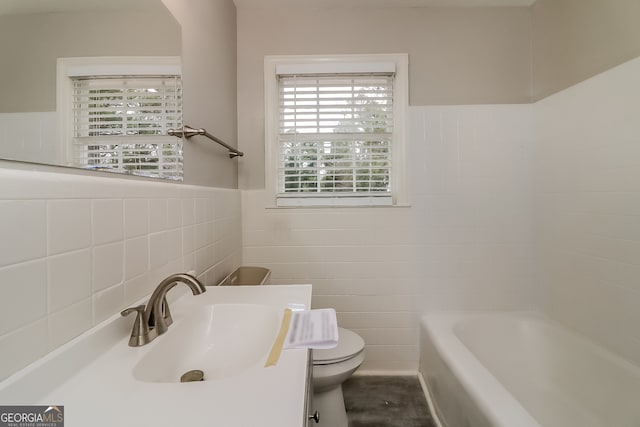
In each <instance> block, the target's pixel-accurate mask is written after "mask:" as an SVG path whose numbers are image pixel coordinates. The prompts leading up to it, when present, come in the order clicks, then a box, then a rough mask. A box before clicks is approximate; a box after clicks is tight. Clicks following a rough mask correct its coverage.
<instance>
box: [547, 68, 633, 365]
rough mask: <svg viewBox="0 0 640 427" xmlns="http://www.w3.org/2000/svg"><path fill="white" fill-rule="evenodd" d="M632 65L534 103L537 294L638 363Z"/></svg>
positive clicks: (556, 312) (561, 316)
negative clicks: (535, 132)
mask: <svg viewBox="0 0 640 427" xmlns="http://www.w3.org/2000/svg"><path fill="white" fill-rule="evenodd" d="M638 87H640V58H639V59H635V60H632V61H630V62H627V63H625V64H623V65H621V66H618V67H616V68H613V69H611V70H608V71H606V72H604V73H602V74H600V75H598V76H595V77H593V78H591V79H589V80H586V81H584V82H582V83H580V84H578V85H575V86H573V87H571V88H569V89H566V90H564V91H562V92H559V93H557V94H555V95H552V96H550V97H548V98H546V99H544V100H542V101H539V102H538V103H537V104H536V106H535V126H536V131H537V135H536V140H537V144H536V152H535V160H536V180H535V182H536V186H535V190H536V191H535V193H536V205H535V206H536V218H537V220H536V226H537V228H536V236H537V240H536V249H537V251H536V255H537V259H538V262H537V266H538V286H537V288H538V289H539V290H540V293H539V297H540V299H541V301H542V303H543V306H544V309H545V310H546V311H547V313H549V314H550V315H551V316H553V317H555V318H556V319H557V320H559V321H561V322H563V323H565V324H566V325H568V326H570V327H572V328H574V329H576V330H578V331H579V332H581V333H583V334H585V335H587V336H588V337H590V338H591V339H593V340H595V341H597V342H599V343H600V344H602V345H604V346H606V347H608V348H610V349H612V350H614V351H616V352H618V353H619V354H620V355H622V356H623V357H625V358H627V359H629V360H631V361H632V362H634V363H635V364H636V365H639V364H640V328H639V327H638V325H640V280H639V279H640V120H638V112H639V111H640V92H639V91H638V89H637V88H638Z"/></svg>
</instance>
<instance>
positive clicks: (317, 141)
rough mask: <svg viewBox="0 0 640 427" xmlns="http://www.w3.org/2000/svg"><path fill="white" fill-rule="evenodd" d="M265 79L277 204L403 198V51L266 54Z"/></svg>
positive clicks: (371, 202) (376, 202)
mask: <svg viewBox="0 0 640 427" xmlns="http://www.w3.org/2000/svg"><path fill="white" fill-rule="evenodd" d="M354 60H355V62H352V61H354ZM265 78H266V86H267V96H266V98H267V99H266V109H267V144H268V147H267V152H268V153H270V155H268V156H267V157H268V164H267V177H268V179H269V181H270V182H268V183H267V186H268V187H269V186H270V187H271V188H272V192H273V195H274V199H275V205H277V206H311V205H322V206H325V205H333V206H336V205H338V206H344V205H391V204H403V203H406V200H405V197H404V193H403V191H402V189H403V188H402V187H403V185H404V182H403V181H404V176H403V173H402V171H403V170H405V168H404V167H401V166H400V165H402V163H403V160H404V159H403V157H404V146H403V138H402V136H403V128H404V120H403V111H404V104H405V103H406V55H373V56H371V55H368V56H366V57H363V56H348V57H346V56H344V57H343V56H340V57H331V58H317V57H297V56H296V57H267V58H266V60H265Z"/></svg>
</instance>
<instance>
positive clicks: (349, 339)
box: [313, 328, 364, 365]
mask: <svg viewBox="0 0 640 427" xmlns="http://www.w3.org/2000/svg"><path fill="white" fill-rule="evenodd" d="M363 349H364V340H363V339H362V338H361V337H360V335H358V334H356V333H355V332H352V331H350V330H348V329H344V328H338V345H337V346H336V347H334V348H329V349H323V350H313V364H314V365H331V364H334V363H340V362H343V361H345V360H348V359H351V358H353V357H355V356H357V355H358V354H359V353H361V352H362V350H363Z"/></svg>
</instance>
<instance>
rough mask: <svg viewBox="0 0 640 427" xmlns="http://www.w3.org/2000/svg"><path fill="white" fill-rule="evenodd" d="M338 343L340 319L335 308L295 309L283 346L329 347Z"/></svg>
mask: <svg viewBox="0 0 640 427" xmlns="http://www.w3.org/2000/svg"><path fill="white" fill-rule="evenodd" d="M337 345H338V319H337V317H336V311H335V310H334V309H333V308H323V309H319V310H304V311H294V312H292V313H291V323H290V324H289V331H288V332H287V337H286V338H285V340H284V347H283V348H315V349H327V348H334V347H335V346H337Z"/></svg>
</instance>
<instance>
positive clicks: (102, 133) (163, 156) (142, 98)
mask: <svg viewBox="0 0 640 427" xmlns="http://www.w3.org/2000/svg"><path fill="white" fill-rule="evenodd" d="M72 80H73V81H72V84H73V128H74V140H73V161H74V163H76V164H77V165H80V166H82V167H85V168H92V169H108V170H114V171H118V172H126V173H131V174H143V175H145V176H153V177H160V178H169V179H182V140H180V139H178V138H175V137H171V136H166V133H167V129H169V128H178V127H181V126H182V89H181V79H180V77H179V76H131V77H129V76H100V77H74V78H72Z"/></svg>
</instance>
